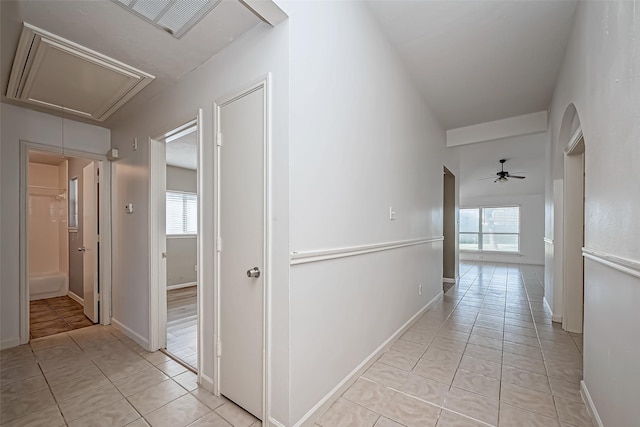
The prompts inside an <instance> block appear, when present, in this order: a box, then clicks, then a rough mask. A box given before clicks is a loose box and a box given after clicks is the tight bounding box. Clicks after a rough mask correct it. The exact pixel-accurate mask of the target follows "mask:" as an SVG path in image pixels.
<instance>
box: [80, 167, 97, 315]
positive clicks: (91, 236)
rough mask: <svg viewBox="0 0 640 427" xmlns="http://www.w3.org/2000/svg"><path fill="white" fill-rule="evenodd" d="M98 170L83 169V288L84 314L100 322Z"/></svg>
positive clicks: (93, 168)
mask: <svg viewBox="0 0 640 427" xmlns="http://www.w3.org/2000/svg"><path fill="white" fill-rule="evenodd" d="M97 170H98V168H97V167H96V164H95V163H90V164H88V165H87V166H85V167H84V168H83V169H82V246H83V259H82V269H83V274H82V287H83V291H84V314H85V315H86V316H87V317H88V318H89V319H91V321H92V322H93V323H97V322H98V314H99V313H98V256H99V253H98V175H97Z"/></svg>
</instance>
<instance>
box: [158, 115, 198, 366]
mask: <svg viewBox="0 0 640 427" xmlns="http://www.w3.org/2000/svg"><path fill="white" fill-rule="evenodd" d="M164 142H165V153H166V165H165V167H166V175H165V176H166V210H165V211H166V217H165V220H166V233H165V239H166V241H165V247H166V284H167V286H166V288H167V289H166V299H167V329H166V341H165V342H166V346H165V351H166V352H167V353H168V354H169V355H170V356H171V357H173V358H174V359H177V360H178V361H179V362H182V363H183V364H186V365H187V366H188V367H189V368H191V370H193V371H196V372H197V370H198V279H197V264H198V235H199V230H198V179H197V177H198V140H197V125H196V124H195V123H192V124H189V125H188V126H187V127H186V128H184V127H181V128H180V129H177V130H176V131H174V133H172V134H171V135H170V136H168V137H167V138H165V141H164Z"/></svg>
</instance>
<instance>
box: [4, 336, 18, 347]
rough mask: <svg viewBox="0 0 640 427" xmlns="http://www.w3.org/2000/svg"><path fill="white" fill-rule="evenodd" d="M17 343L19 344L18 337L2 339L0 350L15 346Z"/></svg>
mask: <svg viewBox="0 0 640 427" xmlns="http://www.w3.org/2000/svg"><path fill="white" fill-rule="evenodd" d="M19 345H20V337H15V338H9V339H6V340H2V342H0V350H4V349H6V348H12V347H17V346H19Z"/></svg>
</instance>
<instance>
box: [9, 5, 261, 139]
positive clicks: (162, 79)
mask: <svg viewBox="0 0 640 427" xmlns="http://www.w3.org/2000/svg"><path fill="white" fill-rule="evenodd" d="M0 7H1V9H2V10H1V21H0V22H1V32H2V33H1V44H0V62H1V65H0V81H1V83H2V102H7V103H12V104H16V103H17V101H13V100H10V99H8V98H6V96H5V94H6V90H7V83H8V80H9V74H10V72H11V65H12V62H13V58H14V54H15V52H16V46H17V44H18V39H19V37H20V32H21V30H22V22H23V21H24V22H28V23H30V24H32V25H35V26H36V27H40V28H42V29H44V30H46V31H49V32H51V33H54V34H56V35H58V36H60V37H63V38H66V39H69V40H71V41H73V42H75V43H78V44H80V45H83V46H85V47H87V48H89V49H92V50H95V51H96V52H99V53H101V54H103V55H107V56H109V57H112V58H113V59H116V60H118V61H121V62H124V63H125V64H128V65H131V66H133V67H135V68H138V69H140V70H142V71H145V72H147V73H149V74H152V75H154V76H155V77H156V78H155V80H154V81H153V82H152V83H151V84H149V86H147V87H146V88H145V89H144V90H143V91H142V92H140V93H139V94H137V95H136V96H135V97H134V98H133V99H132V100H131V101H129V102H128V103H127V104H126V105H125V107H123V108H121V109H120V110H119V111H118V112H117V113H115V114H114V115H112V116H111V117H110V118H108V119H107V120H106V121H105V122H103V125H104V126H105V127H111V125H112V124H113V123H114V122H115V121H117V120H118V117H123V116H126V115H127V111H134V110H135V109H137V108H141V107H142V106H143V105H144V104H146V103H147V102H149V101H150V100H151V99H153V98H154V97H155V96H157V95H158V94H159V93H160V92H161V91H163V90H164V89H166V88H167V87H169V86H171V85H173V84H174V83H175V82H176V81H178V80H179V79H180V78H181V77H182V76H184V75H185V74H187V73H189V72H190V71H192V70H194V69H195V68H197V67H198V66H200V65H201V64H203V63H204V62H206V61H207V60H208V59H209V58H211V57H212V56H214V55H215V54H216V53H217V52H219V51H220V50H222V49H223V48H224V47H225V46H227V45H228V44H229V43H231V42H232V41H233V40H235V39H236V38H238V37H239V36H241V35H242V34H244V33H245V32H247V31H248V30H249V29H251V28H253V27H254V26H255V25H257V24H258V23H259V22H262V21H260V19H259V18H258V17H256V16H255V15H254V14H253V13H252V12H251V11H249V10H248V9H247V8H246V7H244V6H243V5H242V4H241V3H240V2H239V1H237V0H223V1H222V2H221V3H220V4H219V5H218V6H216V8H215V9H214V10H213V11H211V12H210V13H209V14H208V15H206V16H205V17H204V18H203V19H202V20H201V21H200V22H199V23H198V24H197V25H196V26H195V27H193V29H191V31H189V32H188V33H187V34H185V35H184V36H183V37H182V38H181V39H176V38H174V37H173V36H171V35H170V34H168V33H167V32H165V31H163V30H161V29H159V28H157V27H155V26H153V25H152V24H150V23H148V22H145V21H144V20H142V19H141V18H139V17H137V16H135V15H134V14H132V13H130V12H128V11H127V10H125V9H124V8H122V7H120V6H118V5H117V4H115V3H114V2H112V1H108V0H99V1H73V0H72V1H69V0H59V1H48V0H22V1H7V0H2V1H1V2H0ZM18 105H21V104H18ZM32 108H34V107H32ZM34 109H39V110H41V111H45V112H48V113H51V111H50V110H46V109H43V108H41V107H35V108H34ZM54 114H55V113H54ZM79 120H81V121H85V122H88V123H92V124H96V122H95V121H92V120H90V119H81V118H80V119H79Z"/></svg>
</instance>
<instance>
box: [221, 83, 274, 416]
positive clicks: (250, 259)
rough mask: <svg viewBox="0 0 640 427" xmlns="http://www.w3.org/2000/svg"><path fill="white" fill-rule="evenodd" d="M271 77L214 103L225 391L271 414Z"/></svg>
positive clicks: (248, 407) (258, 411) (250, 408)
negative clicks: (269, 349) (269, 316)
mask: <svg viewBox="0 0 640 427" xmlns="http://www.w3.org/2000/svg"><path fill="white" fill-rule="evenodd" d="M267 82H268V78H265V79H263V80H260V81H259V82H257V83H256V84H254V85H252V86H250V87H248V88H246V89H245V90H243V91H241V92H239V93H237V94H235V95H233V96H231V97H229V98H226V99H224V100H221V101H220V102H217V103H216V104H215V105H214V109H215V123H216V135H218V143H217V145H218V151H217V154H218V155H217V159H218V162H217V174H216V176H217V177H218V179H217V197H216V199H217V212H218V224H217V231H216V237H217V251H218V262H217V265H218V271H217V281H216V287H217V301H218V303H217V305H216V307H217V309H218V322H217V336H218V339H217V343H216V346H217V355H218V364H217V375H216V376H217V391H218V393H219V394H221V395H223V396H225V397H226V398H228V399H229V400H231V401H233V402H235V403H236V404H237V405H239V406H240V407H242V408H244V409H245V410H246V411H248V412H249V413H251V414H253V415H254V416H256V417H257V418H258V419H261V420H263V421H264V420H265V416H264V414H266V408H267V403H266V398H267V393H266V391H265V390H267V389H268V375H267V369H266V366H268V359H267V358H268V354H269V351H268V348H269V347H268V334H267V330H268V327H267V320H266V319H268V304H267V301H268V295H269V286H270V282H269V277H270V268H269V258H268V251H267V248H268V246H269V241H270V234H269V223H270V216H269V205H270V200H269V179H268V177H269V138H268V136H269V111H268V105H269V102H268V99H269V94H268V85H267Z"/></svg>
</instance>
